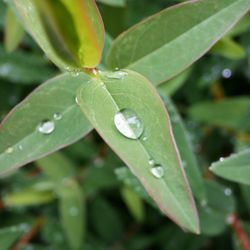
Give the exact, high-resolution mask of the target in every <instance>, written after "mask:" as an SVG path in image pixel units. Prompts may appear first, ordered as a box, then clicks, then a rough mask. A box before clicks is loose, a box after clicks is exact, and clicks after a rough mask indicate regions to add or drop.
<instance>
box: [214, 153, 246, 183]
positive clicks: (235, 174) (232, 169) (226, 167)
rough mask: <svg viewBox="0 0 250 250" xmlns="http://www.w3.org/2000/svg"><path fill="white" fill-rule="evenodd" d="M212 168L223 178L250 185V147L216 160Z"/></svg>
mask: <svg viewBox="0 0 250 250" xmlns="http://www.w3.org/2000/svg"><path fill="white" fill-rule="evenodd" d="M210 170H211V171H212V172H214V173H215V174H216V175H218V176H220V177H222V178H225V179H228V180H231V181H235V182H238V183H242V184H248V185H250V149H248V150H245V151H244V152H241V153H238V154H234V155H231V156H230V157H228V158H225V159H221V160H220V161H218V162H214V163H213V164H212V166H211V167H210Z"/></svg>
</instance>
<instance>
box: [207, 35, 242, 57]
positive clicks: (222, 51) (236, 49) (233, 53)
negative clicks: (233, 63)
mask: <svg viewBox="0 0 250 250" xmlns="http://www.w3.org/2000/svg"><path fill="white" fill-rule="evenodd" d="M211 52H212V53H214V54H217V55H221V56H224V57H226V58H228V59H231V60H239V59H242V58H244V57H245V56H246V53H245V50H244V48H243V47H241V46H240V44H238V43H236V42H235V41H234V40H232V39H231V38H228V37H225V38H223V39H221V40H220V41H219V42H218V43H216V44H215V45H214V46H213V47H212V49H211Z"/></svg>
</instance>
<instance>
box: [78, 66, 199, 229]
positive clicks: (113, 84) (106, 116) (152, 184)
mask: <svg viewBox="0 0 250 250" xmlns="http://www.w3.org/2000/svg"><path fill="white" fill-rule="evenodd" d="M77 99H78V103H79V105H80V107H81V108H82V110H83V112H84V113H85V114H86V116H87V117H88V119H89V120H90V121H91V123H92V124H93V126H94V127H95V128H96V130H97V131H98V133H99V134H100V135H101V136H102V137H103V138H104V139H105V141H106V142H107V143H108V144H109V145H110V146H111V147H112V149H113V150H114V151H115V152H116V153H117V154H118V155H119V156H120V158H121V159H122V160H123V161H124V162H126V164H127V165H128V166H129V167H130V168H131V170H132V172H133V173H134V174H135V175H136V176H137V177H138V179H139V180H140V181H141V183H142V184H143V185H144V187H145V189H146V190H147V192H148V193H149V194H150V195H151V197H152V198H153V199H154V201H155V202H156V203H157V204H158V206H159V208H160V209H161V210H162V212H163V213H165V214H166V215H168V216H169V217H170V218H172V219H173V220H174V221H175V222H176V223H177V224H179V225H180V226H181V227H183V228H185V229H187V230H189V231H192V232H196V233H197V232H198V231H199V222H198V217H197V214H196V209H195V205H194V201H193V197H192V194H191V191H190V188H189V185H188V182H187V180H186V177H185V173H184V170H183V168H182V164H181V162H180V158H179V153H178V151H177V148H176V145H175V142H174V138H173V134H172V129H171V126H170V121H169V117H168V114H167V112H166V110H165V108H164V104H163V103H162V101H161V99H160V97H159V96H158V94H157V92H156V90H155V89H154V88H153V87H152V85H151V84H150V82H148V81H147V79H145V78H144V77H142V76H141V75H139V74H137V73H135V72H133V71H116V72H106V73H103V74H102V75H101V79H93V80H91V81H89V82H87V83H84V84H83V85H82V87H81V88H80V89H79V91H78V95H77Z"/></svg>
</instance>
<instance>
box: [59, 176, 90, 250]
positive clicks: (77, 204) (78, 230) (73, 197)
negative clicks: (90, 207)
mask: <svg viewBox="0 0 250 250" xmlns="http://www.w3.org/2000/svg"><path fill="white" fill-rule="evenodd" d="M57 194H58V196H59V211H60V215H61V221H62V225H63V228H64V231H65V234H66V235H67V238H68V240H69V244H70V246H71V248H72V249H73V250H79V249H81V244H82V242H83V238H84V227H85V225H84V224H85V220H84V217H85V207H84V197H83V194H82V191H81V189H80V187H79V185H78V184H77V182H76V181H74V180H72V179H68V180H67V181H66V182H65V183H64V185H60V186H59V187H58V190H57Z"/></svg>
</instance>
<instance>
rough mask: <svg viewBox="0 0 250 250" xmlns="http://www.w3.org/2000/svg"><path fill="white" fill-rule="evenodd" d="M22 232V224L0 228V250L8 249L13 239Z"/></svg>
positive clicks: (13, 241)
mask: <svg viewBox="0 0 250 250" xmlns="http://www.w3.org/2000/svg"><path fill="white" fill-rule="evenodd" d="M23 233H24V229H23V227H22V225H19V226H11V227H6V228H1V229H0V245H1V250H9V249H11V246H12V245H13V244H14V243H15V241H16V240H17V239H18V238H19V237H20V236H21V235H22V234H23Z"/></svg>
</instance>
